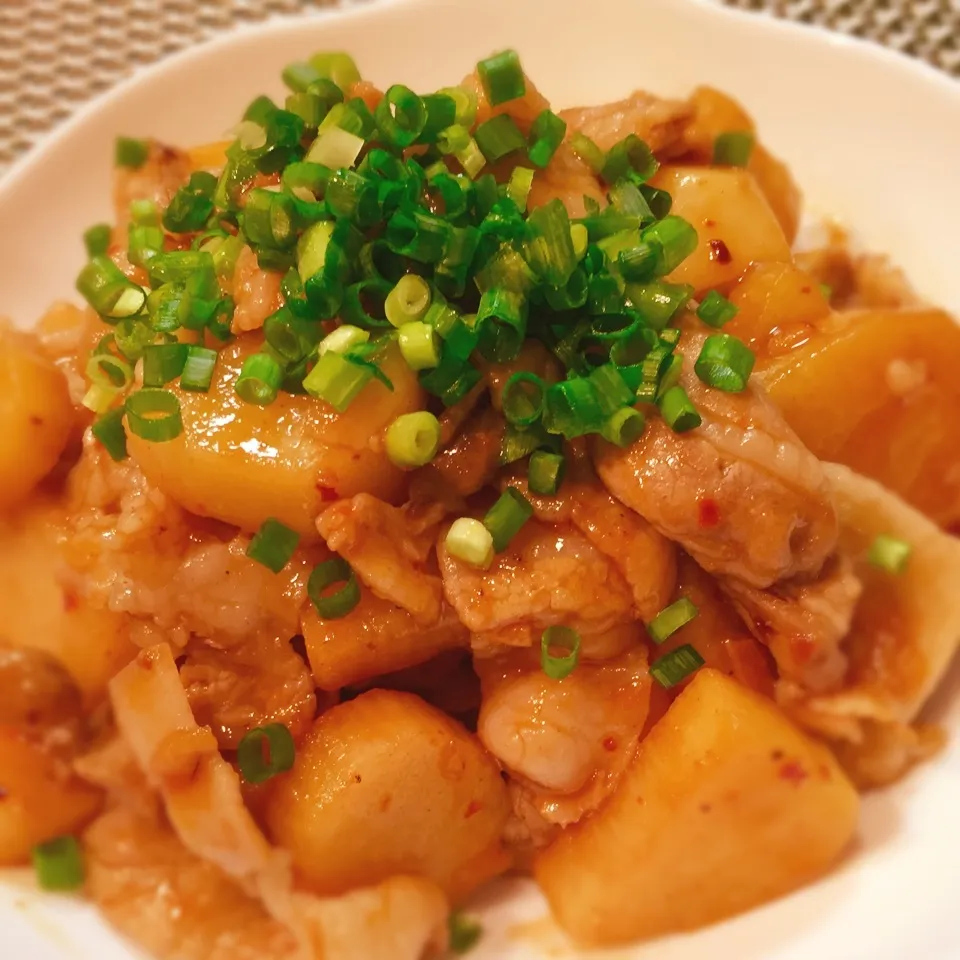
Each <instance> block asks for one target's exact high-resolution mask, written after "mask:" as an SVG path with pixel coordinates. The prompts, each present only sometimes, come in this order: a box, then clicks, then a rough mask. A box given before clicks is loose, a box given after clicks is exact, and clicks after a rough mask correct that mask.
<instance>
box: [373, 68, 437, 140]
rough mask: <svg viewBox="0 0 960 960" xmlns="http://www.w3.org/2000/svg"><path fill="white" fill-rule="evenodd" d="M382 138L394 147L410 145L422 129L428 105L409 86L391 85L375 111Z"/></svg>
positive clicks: (425, 120)
mask: <svg viewBox="0 0 960 960" xmlns="http://www.w3.org/2000/svg"><path fill="white" fill-rule="evenodd" d="M374 117H375V118H376V121H377V128H378V129H379V131H380V135H381V138H382V140H383V142H384V143H385V144H386V145H387V146H390V147H393V148H394V149H395V150H403V149H404V148H405V147H409V146H410V145H411V144H412V143H413V142H414V141H415V140H416V139H417V138H418V137H419V136H420V134H421V133H422V132H423V128H424V126H425V124H426V122H427V107H426V104H424V102H423V100H421V99H420V97H418V96H417V95H416V94H415V93H414V92H413V91H412V90H411V89H410V88H409V87H405V86H404V85H403V84H402V83H395V84H394V85H393V86H392V87H388V88H387V91H386V93H384V95H383V99H382V100H381V101H380V102H379V103H378V104H377V108H376V110H375V111H374Z"/></svg>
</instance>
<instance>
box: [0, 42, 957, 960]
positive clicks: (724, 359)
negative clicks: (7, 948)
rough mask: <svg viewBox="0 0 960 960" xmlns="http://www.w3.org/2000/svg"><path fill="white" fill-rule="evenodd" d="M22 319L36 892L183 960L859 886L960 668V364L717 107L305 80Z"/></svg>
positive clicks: (14, 528) (6, 412)
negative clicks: (897, 784)
mask: <svg viewBox="0 0 960 960" xmlns="http://www.w3.org/2000/svg"><path fill="white" fill-rule="evenodd" d="M283 79H284V81H285V82H286V84H287V86H288V87H289V88H290V93H289V95H287V97H286V99H285V101H284V102H283V106H282V107H281V106H280V105H278V103H277V102H275V101H274V100H272V99H270V98H268V97H260V98H258V99H257V100H255V101H254V102H253V103H252V104H250V106H249V108H248V109H247V111H246V113H245V114H244V115H243V117H242V119H241V120H240V121H239V124H238V125H237V126H236V127H235V129H234V130H233V131H232V132H231V139H229V140H227V141H224V142H216V143H211V144H208V145H205V146H202V147H199V148H193V149H187V150H181V149H178V148H175V147H171V146H167V145H161V144H159V143H156V142H153V141H146V140H136V139H129V138H121V139H120V140H119V141H118V142H117V152H116V178H115V189H114V200H115V207H116V210H115V214H116V222H115V224H113V225H112V226H110V225H106V224H102V225H96V226H94V227H91V229H90V230H89V231H88V232H87V233H86V235H85V241H86V245H87V248H88V253H89V259H88V262H87V264H86V266H84V267H83V269H82V271H81V273H80V275H79V278H78V281H77V288H78V290H79V293H80V294H82V296H83V298H84V299H85V300H86V303H87V306H86V307H84V308H82V309H81V308H80V307H77V306H74V305H70V304H66V303H60V304H57V305H55V306H54V307H53V308H52V309H51V310H50V311H49V313H48V314H47V315H46V316H44V317H43V318H42V319H41V320H40V322H39V325H38V327H37V329H36V330H35V331H34V332H32V333H23V332H18V331H17V330H15V329H13V328H12V327H7V328H5V329H4V330H3V332H2V349H0V369H2V371H3V383H4V390H3V392H2V394H0V409H2V417H3V424H4V430H3V433H2V438H0V506H2V508H3V511H4V516H3V521H2V529H0V536H2V543H3V549H2V552H0V565H2V576H0V592H2V597H3V605H4V611H5V618H4V619H5V629H4V632H3V636H2V639H0V864H5V865H11V866H14V865H18V864H25V863H29V862H31V860H32V862H33V865H34V867H35V871H36V875H37V878H38V881H39V883H40V885H41V886H42V887H45V888H47V889H51V890H60V891H64V890H81V889H82V892H83V894H84V895H85V896H86V897H87V898H89V899H90V900H92V901H93V902H94V903H95V904H96V905H97V906H98V907H99V908H100V910H102V912H103V914H104V915H105V917H106V918H107V919H108V921H109V922H110V923H112V924H113V925H114V926H115V927H116V928H117V929H118V930H120V931H121V932H122V933H124V934H125V935H126V936H128V937H129V938H130V939H131V940H133V941H135V942H136V943H137V944H139V945H140V946H142V947H143V948H145V949H146V950H147V951H148V952H149V953H151V954H152V955H155V956H157V957H158V958H164V960H173V958H175V960H221V958H222V960H242V958H248V957H249V958H257V960H273V958H288V957H298V958H304V960H309V958H312V960H340V958H384V960H386V958H390V960H403V958H409V960H414V958H420V957H425V956H433V955H437V954H439V953H442V952H443V951H445V950H447V949H452V950H457V951H464V950H467V949H469V948H470V947H471V946H472V945H473V944H474V943H475V942H477V940H478V938H480V937H482V936H483V931H482V929H481V928H480V927H479V926H478V924H477V923H476V921H475V919H474V918H472V917H471V915H470V913H469V902H470V901H469V898H470V896H471V894H472V893H473V892H474V891H476V890H477V889H478V888H479V887H481V886H482V885H484V884H486V883H488V882H489V881H491V880H492V879H493V878H495V877H497V876H499V875H502V874H505V873H508V872H513V873H517V872H519V873H526V874H531V875H532V876H533V877H534V878H535V880H536V882H537V883H538V884H539V886H540V888H541V889H542V890H543V893H544V894H545V896H546V900H547V901H548V902H549V906H550V908H551V910H552V913H553V915H554V916H555V918H556V920H557V921H558V922H559V924H560V925H561V926H562V927H563V929H564V930H565V931H567V933H568V934H569V935H570V936H571V937H572V938H573V939H574V940H575V941H576V942H578V943H582V944H612V943H626V942H631V941H636V940H638V939H642V938H649V937H654V936H658V935H661V934H664V933H668V932H671V931H677V930H682V929H689V928H695V927H698V926H701V925H703V924H707V923H710V922H713V921H716V920H718V919H721V918H723V917H727V916H730V915H732V914H734V913H737V912H739V911H742V910H745V909H747V908H750V907H752V906H754V905H756V904H759V903H761V902H764V901H767V900H769V899H771V898H774V897H777V896H779V895H781V894H784V893H787V892H788V891H791V890H793V889H795V888H797V887H799V886H800V885H802V884H804V883H806V882H808V881H811V880H813V879H814V878H816V877H817V876H818V875H821V874H823V873H825V872H826V871H827V870H829V869H830V868H831V867H832V866H833V865H834V864H835V863H836V862H837V861H838V859H839V858H840V857H841V856H842V855H843V854H844V852H845V851H846V850H847V849H848V847H849V846H850V844H851V841H852V839H853V837H854V835H855V833H856V829H857V817H858V805H859V791H860V790H862V789H866V788H869V787H872V786H878V785H881V784H885V783H888V782H890V781H892V780H894V779H896V778H897V777H899V776H900V775H902V774H903V773H904V771H906V770H907V769H908V768H909V767H910V766H911V765H912V764H913V763H915V762H916V761H918V760H920V759H923V758H925V757H927V756H929V755H931V754H932V753H933V752H934V751H935V750H936V749H937V747H938V746H939V744H940V742H941V734H940V733H939V731H938V730H937V729H935V728H934V727H931V726H929V725H925V724H923V723H919V722H918V721H917V715H918V711H919V710H920V708H921V706H922V705H923V703H924V701H925V700H926V699H927V697H928V696H929V694H930V692H931V690H932V689H933V687H934V686H935V685H936V683H937V682H938V680H939V679H940V677H941V675H942V673H943V671H944V670H945V668H946V666H947V663H948V661H949V659H950V656H951V654H952V653H953V650H954V647H955V645H956V641H957V638H958V637H960V606H958V602H957V599H956V589H955V584H956V582H957V577H958V573H960V547H958V545H957V541H956V540H954V538H953V537H952V536H951V535H950V533H949V532H948V531H949V529H950V527H951V526H952V525H954V524H955V523H956V522H957V521H958V520H960V381H958V378H957V377H956V372H955V371H956V370H957V369H958V366H960V330H958V329H957V328H956V327H955V326H954V325H953V322H952V321H951V319H950V318H949V317H948V316H947V315H945V314H944V313H943V312H941V311H939V310H936V309H934V308H931V307H929V306H926V305H924V304H923V303H922V302H921V301H920V299H919V298H918V297H917V296H916V295H915V294H914V293H913V292H912V290H911V289H910V287H909V286H908V284H907V282H906V281H905V279H904V278H903V277H902V275H901V274H900V273H899V272H898V271H897V270H895V269H894V268H892V267H890V266H889V265H888V264H887V263H886V261H885V260H883V259H882V258H879V257H873V256H857V255H853V254H851V253H850V252H849V251H848V249H847V247H846V244H845V243H844V242H843V239H842V238H841V237H840V236H839V235H838V236H837V237H836V239H835V240H834V241H832V242H831V243H830V245H828V246H827V247H825V248H822V249H819V250H815V251H812V252H806V253H802V254H796V255H794V254H793V253H792V252H791V247H792V244H793V241H794V238H795V234H796V231H797V225H798V219H799V208H800V200H799V194H798V192H797V190H796V188H795V187H794V185H793V182H792V180H791V178H790V175H789V173H788V171H787V170H786V168H785V167H784V166H783V164H782V163H780V162H779V161H778V160H777V159H775V158H774V157H773V156H771V154H770V153H768V152H767V151H766V150H765V149H764V148H763V147H762V146H761V145H760V144H759V143H758V142H757V141H756V138H755V135H754V130H753V125H752V122H751V120H750V118H749V117H748V116H747V115H745V114H744V113H743V111H742V110H741V109H740V107H738V106H737V104H735V103H734V102H733V101H731V100H730V99H728V98H727V97H725V96H724V95H722V94H720V93H718V92H717V91H715V90H712V89H709V88H701V89H698V90H696V91H695V92H694V93H693V94H692V96H691V97H690V98H689V99H688V100H684V101H681V100H664V99H660V98H658V97H655V96H652V95H650V94H646V93H641V92H637V93H634V94H632V95H630V96H628V97H626V98H625V99H624V100H621V101H618V102H616V103H611V104H606V105H603V106H599V107H583V108H575V109H569V110H559V111H556V112H555V111H554V110H552V109H551V107H550V105H549V104H548V103H547V101H546V100H545V99H544V98H543V96H541V94H540V93H538V92H537V90H536V89H535V87H534V86H533V84H532V83H531V82H530V80H529V79H528V78H526V77H525V75H524V73H523V71H522V69H521V66H520V63H519V60H518V58H517V55H516V54H515V53H514V52H512V51H507V52H504V53H499V54H497V55H495V56H492V57H490V58H489V59H487V60H484V61H481V62H480V63H479V64H478V65H477V69H476V71H475V72H474V73H473V74H471V75H470V76H469V77H468V78H467V79H466V80H465V81H464V82H463V83H461V84H460V86H456V87H450V88H447V89H443V90H439V91H437V92H436V93H431V94H428V95H423V96H421V95H419V94H417V93H415V92H414V91H412V90H411V89H409V88H408V87H406V86H403V85H399V84H398V85H395V86H392V87H390V88H389V89H387V90H386V91H385V92H381V91H380V90H379V89H377V88H376V87H374V86H373V85H372V84H370V83H368V82H366V81H364V80H362V79H361V77H360V75H359V73H358V72H357V69H356V67H355V65H354V63H353V61H352V60H351V59H350V57H348V56H347V55H345V54H321V55H317V56H314V57H312V58H311V59H310V60H308V61H306V62H302V63H294V64H292V65H291V66H290V67H288V68H287V70H285V71H284V75H283Z"/></svg>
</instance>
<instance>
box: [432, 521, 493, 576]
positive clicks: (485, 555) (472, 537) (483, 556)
mask: <svg viewBox="0 0 960 960" xmlns="http://www.w3.org/2000/svg"><path fill="white" fill-rule="evenodd" d="M443 542H444V544H445V545H446V548H447V552H448V553H449V554H450V556H452V557H456V558H457V559H458V560H463V561H464V563H469V564H470V566H472V567H477V568H478V569H480V570H486V569H487V568H488V567H489V566H490V564H491V563H493V552H494V551H493V536H492V535H491V533H490V531H489V530H488V529H487V528H486V527H485V526H484V525H483V524H482V523H481V522H480V521H479V520H474V519H473V518H472V517H460V518H458V519H457V520H454V521H453V524H452V525H451V527H450V529H449V530H448V531H447V535H446V537H445V538H444V541H443Z"/></svg>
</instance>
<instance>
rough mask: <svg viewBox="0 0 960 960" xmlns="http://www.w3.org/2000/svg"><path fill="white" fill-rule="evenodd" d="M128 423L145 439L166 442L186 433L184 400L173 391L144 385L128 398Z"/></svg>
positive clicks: (126, 409) (135, 432) (134, 431)
mask: <svg viewBox="0 0 960 960" xmlns="http://www.w3.org/2000/svg"><path fill="white" fill-rule="evenodd" d="M124 409H125V411H126V415H127V426H128V427H129V428H130V430H131V431H132V432H133V433H134V434H136V436H138V437H140V438H141V439H142V440H149V441H150V442H151V443H164V442H166V441H167V440H173V439H174V438H175V437H179V436H180V434H181V433H182V432H183V420H182V419H181V417H180V401H179V400H178V399H177V398H176V396H175V395H174V394H172V393H170V391H169V390H158V389H153V388H144V389H143V390H138V391H137V392H136V393H131V394H130V396H129V397H127V401H126V404H125V405H124Z"/></svg>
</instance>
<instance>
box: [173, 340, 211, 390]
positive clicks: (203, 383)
mask: <svg viewBox="0 0 960 960" xmlns="http://www.w3.org/2000/svg"><path fill="white" fill-rule="evenodd" d="M216 365H217V351H216V350H211V349H210V348H209V347H200V346H196V345H195V344H191V345H190V346H189V347H187V361H186V363H185V364H184V365H183V373H181V374H180V389H181V390H191V391H195V392H197V393H206V392H207V391H208V390H209V389H210V384H211V383H212V382H213V371H214V368H215V367H216Z"/></svg>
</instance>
